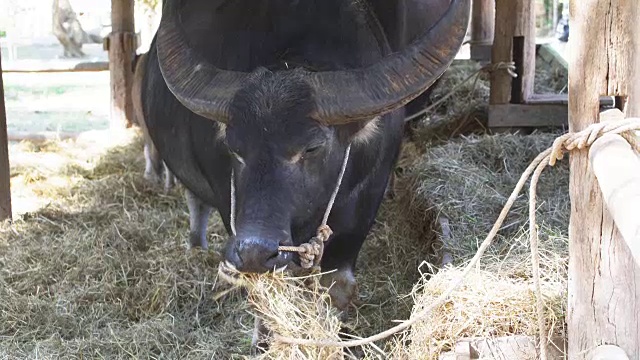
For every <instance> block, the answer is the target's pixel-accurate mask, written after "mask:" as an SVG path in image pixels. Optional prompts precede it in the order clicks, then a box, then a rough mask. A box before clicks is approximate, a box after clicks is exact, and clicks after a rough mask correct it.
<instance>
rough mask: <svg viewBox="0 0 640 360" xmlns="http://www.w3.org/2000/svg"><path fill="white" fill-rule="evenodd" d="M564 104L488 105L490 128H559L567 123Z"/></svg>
mask: <svg viewBox="0 0 640 360" xmlns="http://www.w3.org/2000/svg"><path fill="white" fill-rule="evenodd" d="M567 111H568V110H567V105H565V104H535V105H532V104H502V105H489V122H488V126H489V127H490V128H497V127H546V126H553V127H561V126H566V125H567V122H568V115H567Z"/></svg>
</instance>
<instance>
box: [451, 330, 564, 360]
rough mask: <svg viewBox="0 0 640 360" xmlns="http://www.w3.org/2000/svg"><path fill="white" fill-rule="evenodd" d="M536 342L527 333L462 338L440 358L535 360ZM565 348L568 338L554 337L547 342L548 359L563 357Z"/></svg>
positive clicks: (554, 359)
mask: <svg viewBox="0 0 640 360" xmlns="http://www.w3.org/2000/svg"><path fill="white" fill-rule="evenodd" d="M536 344H537V341H536V339H535V338H534V337H533V336H526V335H514V336H503V337H495V338H468V339H460V340H459V341H457V342H456V343H455V345H454V349H453V351H450V352H448V353H444V354H442V355H440V357H439V360H449V359H450V360H471V359H492V360H530V359H531V360H533V359H537V353H538V350H537V345H536ZM564 349H566V339H563V338H559V337H553V338H552V339H551V341H549V343H548V344H547V354H548V355H549V357H548V359H549V360H556V359H557V360H560V359H563V354H564V353H565V350H564Z"/></svg>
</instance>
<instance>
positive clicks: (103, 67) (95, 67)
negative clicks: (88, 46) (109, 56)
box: [2, 61, 109, 73]
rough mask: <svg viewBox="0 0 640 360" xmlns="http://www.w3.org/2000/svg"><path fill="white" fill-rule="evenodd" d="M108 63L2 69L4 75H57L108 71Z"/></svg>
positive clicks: (97, 62)
mask: <svg viewBox="0 0 640 360" xmlns="http://www.w3.org/2000/svg"><path fill="white" fill-rule="evenodd" d="M108 70H109V63H108V62H107V61H96V62H81V63H78V64H76V65H74V66H59V67H49V68H28V67H23V68H11V69H3V70H2V72H5V73H59V72H93V71H108Z"/></svg>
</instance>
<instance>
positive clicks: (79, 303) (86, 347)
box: [0, 134, 433, 359]
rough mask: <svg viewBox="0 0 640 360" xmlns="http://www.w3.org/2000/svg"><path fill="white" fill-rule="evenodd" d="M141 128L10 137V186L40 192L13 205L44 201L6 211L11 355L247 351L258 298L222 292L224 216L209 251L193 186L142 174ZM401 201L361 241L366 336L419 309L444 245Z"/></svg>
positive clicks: (3, 324) (7, 348) (4, 277)
mask: <svg viewBox="0 0 640 360" xmlns="http://www.w3.org/2000/svg"><path fill="white" fill-rule="evenodd" d="M97 138H101V139H102V138H104V139H109V140H113V136H106V135H105V134H102V135H101V136H97ZM132 138H133V139H134V140H135V141H133V142H131V143H130V142H128V141H130V139H129V140H127V139H124V140H123V141H122V142H120V143H119V144H118V145H117V146H115V147H113V148H111V149H110V150H109V151H108V152H107V153H103V151H104V147H102V146H101V145H100V146H99V145H97V144H98V142H97V141H96V139H91V140H90V141H87V142H86V143H85V144H79V143H78V142H74V141H66V142H52V143H49V144H48V145H43V146H39V147H33V146H31V145H29V144H28V143H24V144H20V145H16V146H12V151H11V154H10V155H11V160H12V169H11V170H12V190H14V192H15V193H21V194H27V195H28V196H24V197H21V196H16V197H15V198H14V205H15V206H16V207H20V205H21V203H22V202H23V201H22V200H25V199H26V200H29V199H31V198H37V199H40V200H42V201H40V202H37V203H36V204H34V205H33V206H29V207H26V208H27V209H28V210H29V211H28V212H27V213H25V214H24V215H23V216H16V217H15V220H14V223H13V224H9V223H4V224H1V225H0V299H2V301H0V358H10V359H11V358H33V357H36V356H37V357H38V358H42V359H54V358H55V359H57V358H67V359H73V358H81V357H85V358H86V357H91V358H109V359H121V358H132V357H133V358H185V359H205V358H206V359H210V358H216V359H229V358H242V357H244V356H246V355H247V354H249V347H250V341H251V334H252V331H253V316H252V315H251V314H252V313H254V312H256V311H258V310H257V309H256V307H254V306H253V305H252V304H251V303H249V302H248V301H247V291H246V290H244V291H232V292H228V293H226V294H225V296H222V297H217V295H218V294H219V293H220V291H223V290H227V289H228V285H227V284H224V285H223V284H221V283H220V282H219V281H218V277H217V276H218V275H217V267H218V263H219V260H220V258H221V256H220V253H221V250H222V247H223V244H224V241H225V239H226V233H225V231H224V227H223V225H222V223H221V221H220V218H219V216H218V215H217V213H215V214H214V215H212V216H211V219H210V221H209V227H208V234H209V235H208V240H209V242H210V248H209V251H208V252H202V251H196V250H194V251H187V250H186V238H187V236H188V231H189V230H188V229H189V222H188V210H187V207H186V204H185V202H184V200H183V196H182V191H181V189H180V188H179V187H178V188H176V189H174V190H173V191H171V192H170V193H168V194H166V195H165V194H163V193H162V190H161V189H160V188H158V187H155V186H152V185H150V184H148V183H147V182H146V181H145V180H144V179H143V178H142V173H143V170H144V159H143V156H142V142H141V140H140V138H139V137H138V136H137V135H136V137H132ZM405 156H413V155H412V153H411V152H410V151H409V152H406V153H405ZM52 159H55V161H53V160H52ZM54 163H55V164H54ZM401 164H408V162H407V161H406V160H403V161H402V162H401ZM49 165H51V166H49ZM53 165H55V166H53ZM402 166H403V165H401V166H400V167H402ZM404 166H406V165H404ZM29 174H32V175H29ZM399 206H401V205H399V204H397V202H396V201H395V200H394V201H391V200H387V201H385V202H384V203H383V206H382V208H381V211H380V215H379V217H378V219H377V222H376V225H375V226H374V228H373V230H372V233H371V234H370V236H369V238H368V239H367V242H366V243H365V245H364V247H363V249H362V252H361V257H360V259H359V261H358V268H357V272H356V278H357V280H358V282H359V290H360V291H359V297H358V299H357V301H358V304H357V306H356V308H355V309H354V312H353V315H352V316H351V318H349V319H348V321H347V322H346V323H344V324H341V325H342V326H343V327H344V328H343V329H342V330H343V331H345V332H347V333H349V334H355V335H358V336H368V335H371V334H374V333H376V332H379V331H381V330H384V329H386V328H388V327H390V326H392V325H393V324H394V321H395V320H396V319H404V318H406V317H407V316H409V314H410V311H411V307H412V305H413V303H412V301H411V298H410V297H401V296H402V295H406V294H408V293H409V292H410V291H411V288H412V286H413V285H414V283H415V282H416V281H417V280H418V279H419V277H420V274H419V272H418V267H419V265H420V263H421V262H422V261H424V260H425V259H428V258H429V255H430V254H431V253H433V251H432V249H431V244H430V243H429V242H427V241H424V238H423V237H421V236H422V235H421V234H418V233H416V232H409V231H406V230H402V231H400V230H398V229H405V228H408V227H406V226H405V225H404V224H405V223H404V222H403V221H404V220H403V219H401V218H399V217H398V213H397V211H396V209H397V208H398V207H399ZM404 214H405V213H403V215H404ZM272 290H273V289H272ZM280 291H281V290H280ZM287 291H288V290H287ZM296 291H300V290H296ZM281 294H286V292H285V291H281ZM310 294H311V295H313V296H319V295H317V294H315V292H314V293H313V294H312V293H308V292H307V293H305V296H309V295H310ZM314 294H315V295H314ZM274 298H275V296H274ZM301 299H302V300H305V297H301ZM307 299H308V298H307ZM305 301H306V300H305ZM277 303H278V302H274V304H277ZM283 304H284V302H283ZM300 306H302V305H300ZM325 320H328V319H323V324H328V325H331V324H332V323H331V322H330V321H325ZM296 321H297V320H296ZM331 326H332V325H331ZM329 328H330V329H332V330H331V331H335V329H333V328H331V327H330V326H329ZM291 334H293V333H291ZM275 345H276V346H277V345H278V344H275Z"/></svg>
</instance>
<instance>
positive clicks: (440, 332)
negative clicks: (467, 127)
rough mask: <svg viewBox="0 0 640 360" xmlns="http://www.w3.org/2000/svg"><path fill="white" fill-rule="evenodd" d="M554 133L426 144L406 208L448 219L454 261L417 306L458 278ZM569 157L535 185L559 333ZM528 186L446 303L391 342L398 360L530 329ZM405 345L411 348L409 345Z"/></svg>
mask: <svg viewBox="0 0 640 360" xmlns="http://www.w3.org/2000/svg"><path fill="white" fill-rule="evenodd" d="M556 135H557V134H532V135H527V136H520V135H493V136H489V135H484V136H471V137H468V138H464V137H463V138H460V139H456V140H451V141H450V142H448V143H447V144H445V145H442V146H437V147H433V148H429V149H427V150H426V153H425V155H424V156H422V157H421V158H420V159H419V160H417V161H416V162H415V164H414V165H415V167H414V168H413V170H411V171H410V173H409V178H410V179H411V180H409V181H410V183H411V184H413V185H412V186H413V188H414V189H415V192H414V199H412V200H413V202H412V204H413V206H416V207H418V208H421V209H423V210H422V211H424V212H426V213H432V214H433V215H432V216H431V217H433V218H435V217H446V218H447V219H448V220H449V223H450V239H449V240H448V241H447V243H446V244H445V248H444V249H443V250H444V251H447V252H450V253H451V255H452V256H453V259H454V266H452V267H447V268H445V269H443V270H440V271H439V272H437V273H436V274H434V275H431V274H426V275H424V276H423V277H422V279H421V280H420V281H419V282H418V283H417V284H416V286H415V287H414V289H413V292H412V295H413V298H414V301H415V306H414V308H413V313H416V312H419V311H420V310H421V309H423V308H424V307H425V306H428V305H429V304H431V303H433V302H434V300H435V299H436V298H437V297H438V296H439V295H440V294H441V293H442V292H443V291H444V290H445V289H446V288H447V287H448V286H449V284H450V283H451V282H452V281H453V280H455V279H456V278H457V276H458V275H459V274H460V272H461V267H462V266H464V265H465V264H466V262H467V261H468V260H469V259H470V258H471V257H472V256H473V255H474V254H475V252H476V250H477V247H478V245H479V243H480V242H482V241H483V240H484V238H485V237H486V235H487V234H488V232H489V231H490V229H491V227H492V226H493V224H494V222H495V220H496V219H497V217H498V214H499V213H500V211H501V210H502V207H503V206H504V204H505V202H506V200H507V198H508V197H509V195H510V193H511V191H512V190H513V188H514V186H515V184H516V183H517V181H518V179H519V178H520V175H521V174H522V172H523V171H524V169H525V168H526V167H527V166H528V164H529V162H530V161H531V160H533V158H535V156H537V155H538V153H540V152H542V151H543V150H544V149H546V148H547V147H548V146H550V145H551V143H552V142H553V139H554V138H555V137H556ZM568 175H569V172H568V164H567V162H566V161H565V162H560V163H558V164H557V165H556V166H555V167H553V168H548V169H547V170H546V171H545V172H544V173H543V175H542V177H541V179H540V182H539V183H538V212H537V214H538V219H537V222H538V225H539V226H540V252H541V274H542V276H543V279H542V291H543V295H544V299H545V306H546V315H545V320H546V323H547V328H548V329H550V333H549V336H553V335H558V336H563V335H564V328H563V318H564V304H565V302H566V294H565V288H566V266H567V257H568V247H567V224H568V218H569V212H570V208H569V197H568V181H569V176H568ZM527 230H528V190H527V191H523V192H522V193H521V194H520V197H519V198H518V200H517V201H516V202H515V204H514V206H513V207H512V210H511V212H510V215H509V216H508V217H507V219H506V220H505V222H504V225H503V227H502V229H501V231H500V233H499V234H498V236H497V237H496V239H495V240H494V244H493V245H492V246H491V247H490V248H489V250H488V252H487V254H486V255H485V256H484V258H483V260H482V261H481V268H480V269H478V271H474V272H472V273H471V274H470V276H469V278H467V279H466V280H465V282H464V283H463V285H462V286H461V287H460V288H459V289H458V290H456V291H455V292H454V294H453V295H452V296H451V297H450V299H449V301H447V303H446V304H445V305H443V306H441V307H440V308H438V309H437V310H435V311H434V312H433V313H432V316H430V317H429V318H428V319H426V321H424V322H421V323H419V324H417V325H414V326H413V328H412V329H411V330H410V331H408V332H406V333H405V334H404V335H403V337H402V338H400V339H399V340H397V341H398V342H397V344H396V348H395V350H394V353H395V354H396V355H395V357H398V358H407V359H438V355H439V354H440V353H442V352H444V351H448V350H451V349H452V347H453V346H454V344H455V342H456V341H457V340H459V339H461V338H468V337H497V336H507V335H536V334H537V323H536V318H537V317H536V313H535V294H534V292H533V289H534V286H533V279H532V278H531V270H530V269H531V259H530V252H529V251H530V250H529V244H528V232H527ZM407 344H408V345H407Z"/></svg>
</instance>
